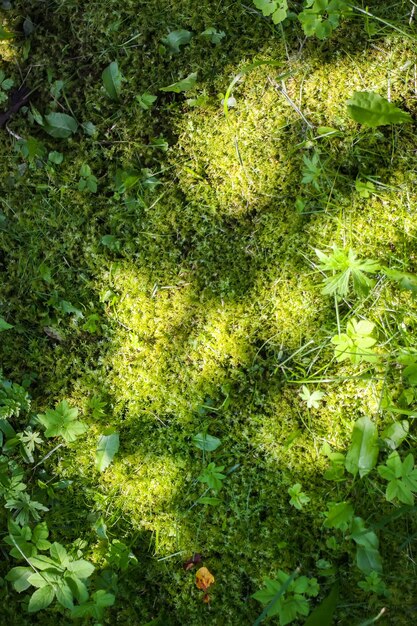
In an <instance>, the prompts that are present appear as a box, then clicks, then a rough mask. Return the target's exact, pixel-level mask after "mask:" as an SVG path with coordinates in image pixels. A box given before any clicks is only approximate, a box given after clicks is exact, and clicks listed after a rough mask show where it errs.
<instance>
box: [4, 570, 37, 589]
mask: <svg viewBox="0 0 417 626" xmlns="http://www.w3.org/2000/svg"><path fill="white" fill-rule="evenodd" d="M32 574H33V570H31V569H30V567H14V568H13V569H11V570H10V572H9V573H8V574H7V576H6V580H8V581H9V582H10V583H12V585H13V587H14V589H15V590H16V591H17V592H18V593H20V592H21V591H26V589H29V587H30V582H29V581H28V578H29V576H31V575H32Z"/></svg>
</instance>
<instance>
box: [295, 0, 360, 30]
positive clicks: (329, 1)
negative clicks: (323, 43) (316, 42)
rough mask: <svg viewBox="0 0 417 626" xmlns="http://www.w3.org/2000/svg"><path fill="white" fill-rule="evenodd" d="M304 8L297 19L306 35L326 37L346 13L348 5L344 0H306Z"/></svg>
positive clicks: (348, 8)
mask: <svg viewBox="0 0 417 626" xmlns="http://www.w3.org/2000/svg"><path fill="white" fill-rule="evenodd" d="M305 5H306V8H305V9H304V11H302V12H301V13H300V14H299V15H298V19H299V20H300V22H301V26H302V27H303V31H304V34H305V35H307V37H312V36H314V35H315V36H316V37H317V39H328V38H329V37H330V36H331V35H332V33H333V31H334V30H335V29H336V28H337V27H338V26H339V23H340V20H341V18H342V17H344V16H346V15H348V14H349V13H350V11H351V9H350V7H349V6H348V5H347V3H346V2H344V0H306V3H305Z"/></svg>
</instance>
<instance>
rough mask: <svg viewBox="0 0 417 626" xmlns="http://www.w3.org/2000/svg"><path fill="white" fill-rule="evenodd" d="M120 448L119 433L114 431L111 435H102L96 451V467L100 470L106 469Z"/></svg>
mask: <svg viewBox="0 0 417 626" xmlns="http://www.w3.org/2000/svg"><path fill="white" fill-rule="evenodd" d="M118 450H119V434H118V433H112V434H109V435H101V437H100V439H99V441H98V445H97V451H96V461H95V464H96V468H97V469H98V471H99V472H104V470H105V469H106V468H107V467H108V466H109V465H110V463H111V462H112V461H113V458H114V455H115V454H116V453H117V451H118Z"/></svg>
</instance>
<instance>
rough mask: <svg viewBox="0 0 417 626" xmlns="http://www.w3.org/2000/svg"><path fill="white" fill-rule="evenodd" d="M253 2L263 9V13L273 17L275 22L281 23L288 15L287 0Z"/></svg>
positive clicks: (257, 0)
mask: <svg viewBox="0 0 417 626" xmlns="http://www.w3.org/2000/svg"><path fill="white" fill-rule="evenodd" d="M253 4H254V5H255V7H256V8H257V9H259V10H260V11H262V15H264V16H265V17H271V18H272V21H273V22H274V24H280V23H281V22H283V21H284V20H285V18H286V17H287V14H288V2H287V0H253Z"/></svg>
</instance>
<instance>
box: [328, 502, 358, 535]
mask: <svg viewBox="0 0 417 626" xmlns="http://www.w3.org/2000/svg"><path fill="white" fill-rule="evenodd" d="M328 509H329V510H328V511H327V512H326V520H325V522H324V526H325V527H326V528H340V530H346V528H347V527H348V526H349V523H350V521H351V519H352V517H353V506H352V505H351V504H350V502H334V503H331V504H329V505H328Z"/></svg>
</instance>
